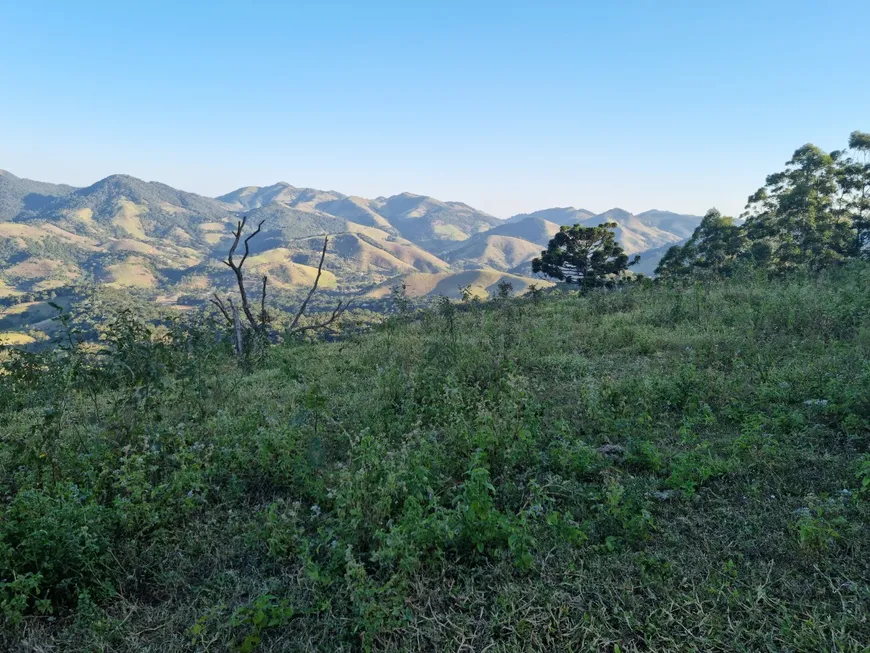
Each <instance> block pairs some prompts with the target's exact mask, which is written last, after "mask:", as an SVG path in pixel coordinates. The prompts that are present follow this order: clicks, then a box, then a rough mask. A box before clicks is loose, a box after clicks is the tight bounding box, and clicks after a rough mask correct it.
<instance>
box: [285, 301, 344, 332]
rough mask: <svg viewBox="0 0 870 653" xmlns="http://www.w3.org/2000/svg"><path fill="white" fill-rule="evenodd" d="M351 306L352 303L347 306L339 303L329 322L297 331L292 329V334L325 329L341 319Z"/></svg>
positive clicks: (325, 321) (311, 325)
mask: <svg viewBox="0 0 870 653" xmlns="http://www.w3.org/2000/svg"><path fill="white" fill-rule="evenodd" d="M350 304H351V303H350V302H347V303H346V304H345V303H342V302H341V301H339V302H338V306H336V307H335V310H334V311H332V315H330V316H329V319H328V320H324V321H323V322H318V323H317V324H309V325H307V326H304V327H299V328H297V329H292V328H291V330H290V333H291V334H295V333H302V332H303V331H310V330H312V329H325V328H326V327H328V326H329V325H330V324H332V323H333V322H335V321H336V320H337V319H338V318H340V317H341V316H342V315H343V314H344V312H345V311H346V310H347V309H348V308H350Z"/></svg>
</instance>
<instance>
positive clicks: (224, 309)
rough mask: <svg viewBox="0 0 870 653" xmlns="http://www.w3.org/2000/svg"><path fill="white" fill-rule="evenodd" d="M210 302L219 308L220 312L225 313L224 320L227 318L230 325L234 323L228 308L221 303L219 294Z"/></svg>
mask: <svg viewBox="0 0 870 653" xmlns="http://www.w3.org/2000/svg"><path fill="white" fill-rule="evenodd" d="M209 301H210V302H211V303H212V304H214V305H215V306H217V307H218V309H219V310H220V312H221V313H223V316H224V318H226V321H227V323H228V324H232V323H233V318H231V317H230V314H229V311H227V307H226V306H224V303H223V302H222V301H221V298H220V297H218V294H217V293H215V294H214V299H210V300H209Z"/></svg>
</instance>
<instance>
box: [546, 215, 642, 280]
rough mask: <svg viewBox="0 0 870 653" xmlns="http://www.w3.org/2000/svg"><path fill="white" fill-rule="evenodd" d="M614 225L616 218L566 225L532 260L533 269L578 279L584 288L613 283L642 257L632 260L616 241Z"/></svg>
mask: <svg viewBox="0 0 870 653" xmlns="http://www.w3.org/2000/svg"><path fill="white" fill-rule="evenodd" d="M614 229H616V223H614V222H606V223H604V224H601V225H598V226H597V227H584V226H582V225H579V224H575V225H574V226H573V227H567V226H563V227H562V228H561V229H560V230H559V233H557V234H556V235H555V236H553V238H552V240H550V243H549V244H548V245H547V249H546V250H545V251H543V252H541V256H540V257H539V258H535V259H533V260H532V272H535V273H536V274H537V273H543V274H546V275H547V276H549V277H553V278H554V279H559V280H560V281H564V282H566V283H576V284H578V285H579V286H581V287H583V288H597V287H599V286H603V285H605V284H607V283H612V282H613V281H614V280H615V279H618V278H619V277H620V276H621V275H623V274H624V273H625V271H626V270H627V269H628V266H629V265H634V264H635V263H637V262H638V261H639V260H640V257H637V256H636V257H634V259H633V260H632V261H631V262H629V260H628V256H627V255H626V254H625V252H623V251H622V247H621V246H620V245H619V243H617V242H616V235H615V234H614Z"/></svg>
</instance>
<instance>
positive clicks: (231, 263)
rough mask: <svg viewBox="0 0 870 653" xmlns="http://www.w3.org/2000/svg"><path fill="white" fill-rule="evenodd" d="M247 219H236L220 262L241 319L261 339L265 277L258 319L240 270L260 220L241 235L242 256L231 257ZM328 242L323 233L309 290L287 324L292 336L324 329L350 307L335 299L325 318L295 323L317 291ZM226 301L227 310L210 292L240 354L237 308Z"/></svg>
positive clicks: (266, 317)
mask: <svg viewBox="0 0 870 653" xmlns="http://www.w3.org/2000/svg"><path fill="white" fill-rule="evenodd" d="M247 221H248V218H247V217H243V218H242V219H241V220H239V222H238V224H237V225H236V230H235V231H233V236H234V239H233V244H232V246H231V247H230V251H229V253H228V254H227V260H226V261H223V263H224V265H226V266H227V267H229V268H230V269H231V270H232V271H233V274H235V276H236V283H237V285H238V287H239V297H240V298H241V304H242V306H241V309H242V313H243V314H244V316H245V318H246V319H247V321H248V324H249V325H250V327H249V329H250V331H251V332H252V333H254V334H256V335H258V336H262V337H263V339H264V340H267V338H268V334H267V328H268V327H267V325H268V323H269V314H268V312H267V311H266V286H267V284H268V282H269V277H267V276H266V275H263V286H262V292H261V294H260V315H259V320H258V319H256V318H255V317H254V314H253V312H252V311H251V307H250V303H249V301H248V293H247V291H246V289H245V276H244V272H243V270H242V268H243V266H244V265H245V261H246V260H247V258H248V255H249V254H250V242H251V240H252V239H253V238H254V237H255V236H256V235H257V234H259V233H260V230H261V229H262V227H263V222H265V220H264V221H261V222H260V224H258V225H257V229H256V230H255V231H254V232H253V233H252V234H251V235H250V236H248V237H247V238H245V241H244V243H245V253H244V254H243V255H242V258H241V259H240V260H239V262H238V263H236V262H235V260H234V259H233V256H234V255H235V253H236V250H237V249H238V247H239V243H240V241H241V239H242V232H243V231H244V229H245V225H246V224H247ZM328 244H329V236H324V238H323V249H322V250H321V252H320V262H319V263H318V264H317V275H316V276H315V277H314V283H313V284H312V286H311V289H310V290H309V291H308V294H307V295H306V296H305V299H304V300H303V302H302V304H301V305H300V306H299V310H298V311H296V315H295V316H294V317H293V322H291V323H290V328H289V329H288V334H290V335H294V334H298V333H302V332H304V331H313V330H317V329H326V328H328V327H329V326H330V325H331V324H332V323H333V322H335V321H336V320H337V319H338V318H339V317H341V315H342V313H344V312H345V311H346V310H347V309H348V307H349V306H350V302H344V301H342V300H339V302H338V305H337V306H336V307H335V310H334V311H332V314H331V315H330V316H329V317H328V318H327V319H325V320H322V321H320V322H315V323H313V324H307V325H304V326H299V321H300V320H301V319H302V317H303V316H304V315H305V309H306V308H308V303H309V302H310V301H311V298H312V297H314V293H316V292H317V288H318V285H319V284H320V276H321V274H323V262H324V260H325V259H326V247H327V245H328ZM227 301H228V303H229V307H230V308H229V310H228V309H227V305H226V304H224V302H223V301H222V300H221V298H220V297H219V296H218V294H217V293H214V297H213V299H212V300H211V303H212V304H214V305H215V306H217V308H218V310H219V311H220V312H221V314H222V315H223V316H224V319H225V320H226V321H227V324H228V325H229V326H230V327H232V329H233V334H234V344H235V349H236V353H237V354H238V355H239V356H241V355H242V354H243V349H244V347H243V337H242V324H241V318H240V317H239V311H238V309H237V308H236V306H235V304H234V303H233V300H232V298H229V297H228V298H227Z"/></svg>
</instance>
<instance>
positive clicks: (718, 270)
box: [656, 209, 745, 277]
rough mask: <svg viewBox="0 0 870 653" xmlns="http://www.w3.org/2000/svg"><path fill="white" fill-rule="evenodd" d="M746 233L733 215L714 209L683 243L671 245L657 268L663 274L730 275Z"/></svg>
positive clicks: (737, 260)
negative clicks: (708, 273)
mask: <svg viewBox="0 0 870 653" xmlns="http://www.w3.org/2000/svg"><path fill="white" fill-rule="evenodd" d="M744 238H745V236H744V235H743V231H742V229H741V228H740V227H739V226H738V225H736V224H735V222H734V218H729V217H727V216H723V215H721V214H720V213H719V211H717V210H716V209H711V210H710V211H708V212H707V215H705V216H704V219H703V220H702V221H701V224H700V225H699V226H698V228H697V229H695V233H693V234H692V237H691V238H689V240H688V242H686V243H685V244H684V245H675V246H674V247H671V248H670V249H669V250H668V251H667V252H666V253H665V255H664V256H663V257H662V260H661V261H660V262H659V266H658V267H657V268H656V274H657V275H659V276H662V277H670V276H681V275H685V274H688V273H690V272H701V271H707V272H710V273H712V274H716V275H723V276H730V275H731V274H733V272H734V270H735V269H736V267H737V265H738V263H739V259H738V257H739V256H740V254H741V252H742V250H743V241H744Z"/></svg>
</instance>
